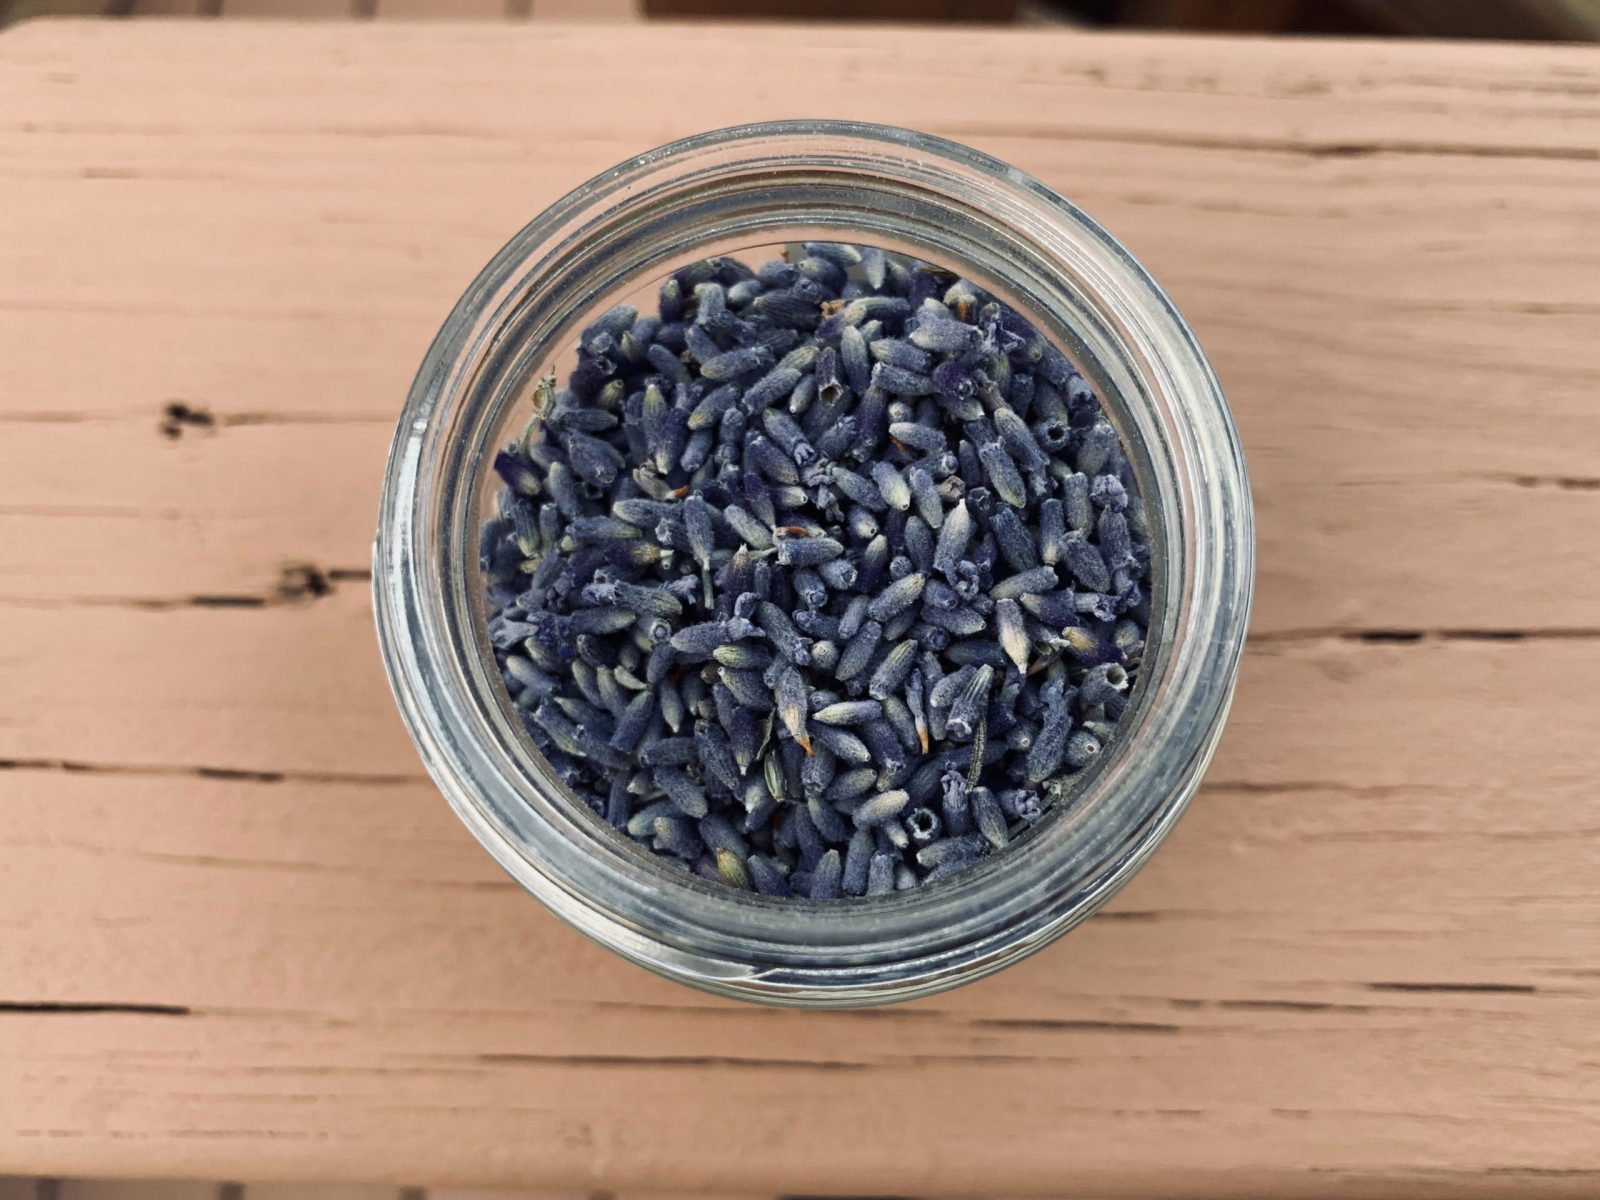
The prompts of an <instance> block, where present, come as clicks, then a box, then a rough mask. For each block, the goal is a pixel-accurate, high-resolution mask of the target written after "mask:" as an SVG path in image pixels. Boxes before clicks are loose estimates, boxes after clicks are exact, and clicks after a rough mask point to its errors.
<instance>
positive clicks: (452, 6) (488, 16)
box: [372, 0, 508, 21]
mask: <svg viewBox="0 0 1600 1200" xmlns="http://www.w3.org/2000/svg"><path fill="white" fill-rule="evenodd" d="M372 15H373V16H375V17H377V18H378V19H379V20H383V21H504V20H506V19H507V16H508V12H507V7H506V0H377V3H376V7H375V9H374V11H373V14H372Z"/></svg>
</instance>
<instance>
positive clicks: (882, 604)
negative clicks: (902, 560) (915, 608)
mask: <svg viewBox="0 0 1600 1200" xmlns="http://www.w3.org/2000/svg"><path fill="white" fill-rule="evenodd" d="M927 582H928V577H927V576H926V575H923V574H922V573H921V572H914V573H913V574H910V575H907V576H906V577H905V578H903V579H897V580H895V582H893V583H891V584H890V585H889V586H888V587H886V588H884V589H883V591H881V592H879V593H878V597H877V599H875V600H873V602H872V605H871V607H870V608H869V609H868V611H869V612H870V613H871V614H872V619H873V621H875V622H882V621H887V620H888V619H889V618H891V617H893V616H895V615H896V614H898V613H900V612H902V611H904V610H905V609H907V608H910V607H911V605H913V604H915V603H916V602H917V601H918V600H919V599H920V598H921V596H922V589H923V587H924V586H925V585H926V584H927Z"/></svg>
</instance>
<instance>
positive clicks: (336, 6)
mask: <svg viewBox="0 0 1600 1200" xmlns="http://www.w3.org/2000/svg"><path fill="white" fill-rule="evenodd" d="M220 6H221V13H220V15H221V16H224V17H248V18H251V19H256V18H268V19H271V20H284V21H317V20H345V19H348V18H349V17H352V16H354V15H356V11H355V8H354V7H353V0H220Z"/></svg>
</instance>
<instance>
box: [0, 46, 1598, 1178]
mask: <svg viewBox="0 0 1600 1200" xmlns="http://www.w3.org/2000/svg"><path fill="white" fill-rule="evenodd" d="M701 59H704V60H705V61H709V62H714V63H717V64H719V65H720V70H721V71H722V74H721V76H720V78H719V80H718V82H717V84H716V85H715V86H704V87H702V86H698V85H696V86H688V85H686V84H685V77H684V74H683V65H682V64H684V63H687V62H694V61H697V60H701ZM796 114H817V115H832V116H851V117H861V118H871V119H876V120H883V121H892V122H899V123H905V124H913V125H920V126H923V127H925V128H927V129H929V130H931V131H933V132H936V133H941V134H947V135H950V136H953V137H957V138H960V139H963V140H966V141H968V142H971V143H973V144H974V145H977V146H979V147H981V148H983V149H985V150H989V151H992V152H994V153H996V154H998V155H1001V156H1003V157H1005V158H1007V159H1010V160H1011V161H1013V162H1015V163H1017V164H1018V165H1019V166H1021V167H1023V168H1025V169H1027V170H1029V171H1032V172H1034V173H1035V174H1037V175H1039V176H1040V177H1042V178H1043V179H1045V180H1047V181H1049V182H1050V183H1052V184H1053V185H1055V186H1056V187H1058V188H1060V189H1061V190H1062V191H1063V192H1065V193H1066V194H1068V195H1069V196H1071V197H1073V198H1074V199H1076V200H1078V201H1079V202H1081V203H1082V204H1083V205H1084V206H1086V207H1087V208H1088V209H1089V210H1090V211H1091V212H1092V213H1094V214H1095V215H1097V216H1098V217H1100V218H1101V219H1102V220H1103V221H1104V222H1105V223H1106V224H1107V225H1108V226H1109V227H1110V228H1111V230H1112V231H1113V232H1114V233H1116V234H1117V235H1118V236H1119V237H1121V238H1122V239H1123V240H1124V241H1125V242H1126V243H1127V244H1128V245H1129V246H1130V247H1132V249H1133V250H1134V251H1135V252H1136V253H1137V254H1138V255H1140V256H1141V257H1142V258H1143V259H1144V260H1145V262H1146V263H1148V264H1149V266H1150V267H1151V268H1152V269H1153V270H1154V271H1155V272H1156V274H1157V275H1158V276H1159V277H1160V278H1161V279H1162V281H1163V282H1164V283H1165V284H1166V286H1167V287H1168V288H1169V289H1170V291H1171V292H1172V294H1173V296H1174V298H1175V299H1176V301H1177V303H1178V304H1179V305H1180V306H1181V307H1182V308H1183V310H1184V311H1185V312H1186V313H1187V314H1188V315H1189V316H1190V318H1191V319H1192V321H1193V323H1194V325H1195V327H1196V329H1197V330H1198V332H1199V335H1200V337H1201V339H1202V340H1203V342H1204V343H1205V344H1206V346H1207V347H1208V348H1209V350H1210V352H1211V354H1212V356H1213V358H1214V361H1215V363H1216V366H1217V369H1218V371H1219V373H1220V375H1221V377H1222V379H1223V381H1224V383H1225V385H1226V387H1227V388H1228V391H1229V393H1230V395H1231V396H1232V399H1233V402H1234V405H1235V408H1236V412H1237V415H1238V419H1239V424H1240V428H1241V430H1242V433H1243V437H1244V442H1245V445H1246V447H1247V450H1248V453H1249V459H1250V465H1251V469H1252V471H1253V474H1254V480H1255V486H1256V489H1257V498H1258V504H1259V515H1260V561H1261V570H1260V584H1259V596H1258V604H1257V616H1256V621H1255V626H1254V629H1253V632H1252V644H1251V646H1250V648H1249V653H1248V654H1247V657H1246V663H1245V668H1244V673H1243V677H1242V680H1241V684H1240V689H1239V696H1238V702H1237V705H1236V707H1235V712H1234V716H1233V720H1232V724H1231V726H1230V728H1229V731H1228V734H1227V737H1226V739H1225V741H1224V744H1223V747H1222V750H1221V752H1220V754H1219V755H1218V758H1217V761H1216V764H1215V766H1214V768H1213V770H1212V773H1211V777H1210V781H1209V782H1208V784H1207V786H1206V788H1205V789H1204V791H1203V793H1202V795H1201V796H1200V798H1199V799H1198V801H1197V802H1196V804H1195V805H1194V807H1193V809H1192V811H1191V812H1190V814H1189V815H1188V816H1187V817H1186V818H1185V819H1184V821H1183V822H1182V824H1181V825H1180V827H1179V828H1178V830H1177V831H1176V833H1175V834H1174V836H1173V837H1172V839H1171V841H1170V842H1169V843H1168V845H1167V846H1166V847H1164V848H1163V850H1162V851H1161V852H1160V853H1159V854H1158V855H1157V856H1156V858H1155V860H1154V861H1153V862H1152V864H1151V865H1150V866H1149V867H1148V868H1147V869H1146V870H1145V872H1144V873H1143V874H1142V875H1140V876H1139V878H1138V879H1137V880H1135V881H1134V883H1133V884H1132V886H1130V887H1129V888H1128V889H1127V890H1126V892H1124V893H1123V895H1122V896H1121V897H1120V898H1119V899H1118V900H1117V901H1116V902H1115V904H1114V905H1113V906H1112V907H1111V909H1110V910H1109V911H1108V912H1106V913H1105V914H1104V915H1102V916H1100V917H1097V918H1096V919H1095V920H1093V921H1092V922H1090V923H1089V924H1088V925H1087V926H1085V927H1084V928H1082V929H1081V930H1079V931H1078V932H1076V933H1074V934H1073V935H1071V936H1070V937H1069V938H1068V939H1067V940H1066V941H1064V942H1062V943H1060V944H1058V945H1057V946H1055V947H1053V948H1051V949H1050V950H1048V951H1046V952H1045V953H1043V954H1040V955H1038V956H1037V957H1035V958H1034V959H1032V960H1030V961H1029V962H1027V963H1025V964H1024V965H1022V966H1020V967H1017V968H1015V969H1013V970H1011V971H1008V972H1006V973H1004V974H1003V975H1001V976H1000V977H997V978H995V979H993V980H990V981H987V982H985V983H982V984H979V985H977V986H974V987H971V988H968V989H965V990H962V991H958V992H954V993H951V994H949V995H945V996H942V997H938V998H935V999H932V1000H929V1001H925V1002H922V1003H917V1004H912V1005H909V1006H905V1007H901V1008H891V1009H888V1010H884V1011H878V1012H871V1013H865V1014H857V1015H850V1014H802V1013H790V1012H778V1011H764V1010H759V1009H755V1008H745V1007H739V1006H737V1005H734V1004H731V1003H725V1002H721V1001H717V1000H713V999H708V998H705V997H702V996H699V995H696V994H694V993H691V992H689V991H685V990H680V989H678V988H676V987H674V986H672V985H669V984H667V983H664V982H660V981H658V980H656V979H654V978H652V977H650V976H648V975H646V974H644V973H642V972H640V971H638V970H636V969H634V968H631V967H628V966H625V965H624V964H622V963H621V962H618V961H615V960H613V959H612V958H610V957H608V956H607V955H605V954H604V953H602V952H601V951H599V950H597V949H595V948H593V947H592V946H590V945H588V944H587V943H585V942H583V941H582V940H581V939H579V938H578V937H577V936H576V935H574V934H572V933H570V932H568V931H567V930H566V929H565V928H563V927H562V926H560V925H559V924H558V923H557V922H556V921H555V920H554V919H553V918H551V917H549V916H547V915H546V914H545V913H544V912H543V911H542V910H541V909H540V908H539V907H538V906H537V905H535V904H534V903H533V902H532V901H530V900H527V899H525V898H524V897H523V896H522V895H521V894H520V893H519V892H518V891H517V890H516V889H515V888H514V887H513V886H512V885H511V884H509V883H508V882H507V881H506V880H505V879H504V878H503V877H502V876H501V875H500V873H499V872H498V871H497V870H496V868H495V867H494V866H493V865H492V864H491V863H490V861H489V859H488V857H487V856H486V855H485V854H483V853H482V852H481V851H480V850H479V849H478V848H477V847H476V845H474V844H473V843H472V841H471V840H470V839H469V837H468V836H467V835H466V833H465V832H464V831H463V830H462V829H461V828H459V827H458V825H457V824H456V822H455V820H454V819H453V818H452V816H451V815H450V814H449V812H448V811H447V810H446V808H445V806H444V804H443V802H442V801H441V800H440V799H439V798H438V797H437V795H436V794H435V792H434V790H433V788H432V787H431V786H430V785H429V783H428V782H427V780H426V779H425V778H424V777H423V775H422V773H421V770H420V768H419V766H418V763H417V759H416V757H415V755H414V754H413V752H412V750H411V747H410V744H409V743H408V741H407V739H406V737H405V734H404V731H403V730H402V728H401V726H400V723H399V721H398V719H397V717H396V716H395V713H394V711H393V708H392V706H391V704H390V701H389V697H388V695H387V692H386V689H385V686H384V683H383V680H382V677H381V674H380V671H379V667H378V661H377V655H376V651H375V649H374V640H373V635H372V629H371V620H370V616H369V606H368V600H367V587H368V581H367V554H368V546H369V541H370V537H371V532H372V525H373V514H374V508H375V500H376V495H377V490H378V480H379V471H380V467H381V464H382V459H383V455H384V451H385V448H386V446H387V443H388V440H389V435H390V432H391V427H392V424H393V421H394V418H395V414H396V411H397V408H398V406H399V403H400V400H401V397H402V396H403V395H404V393H405V390H406V387H407V385H408V383H409V381H410V377H411V374H412V371H413V370H414V368H415V366H416V363H417V362H418V360H419V358H420V356H421V354H422V352H423V350H424V348H425V346H426V345H427V343H428V341H429V339H430V338H431V336H432V334H433V332H434V330H435V328H436V327H437V325H438V323H439V321H440V319H441V318H442V317H443V315H444V313H445V312H446V310H447V309H448V308H449V306H450V304H451V303H452V302H453V301H454V299H455V297H456V296H457V294H458V293H459V291H460V290H461V288H462V287H463V286H464V285H465V283H466V282H467V280H468V279H469V278H470V277H471V276H472V274H473V273H474V272H475V271H476V270H477V268H478V267H479V266H480V265H481V264H482V263H483V262H484V261H485V260H486V259H487V258H488V257H489V255H490V254H491V253H493V251H494V250H495V249H496V248H497V247H498V246H499V245H500V244H501V243H502V242H503V241H504V240H505V239H506V238H507V237H508V236H509V235H510V234H511V233H512V232H513V231H514V230H515V229H516V228H517V227H518V226H519V225H520V224H521V223H522V222H523V221H524V220H526V219H527V218H529V217H530V216H531V215H532V214H534V213H535V212H537V211H538V210H539V209H540V208H541V207H542V206H543V205H545V204H546V203H547V202H549V201H550V200H552V199H553V198H555V197H556V196H557V195H559V194H560V193H561V192H563V191H565V190H566V189H567V188H569V187H571V186H572V185H574V184H575V183H577V182H579V181H581V180H583V179H584V178H586V177H588V176H589V175H591V174H592V173H594V172H596V171H598V170H600V169H601V168H603V167H605V166H607V165H609V164H610V163H612V162H614V161H616V160H617V159H619V158H622V157H623V156H625V155H629V154H632V153H634V152H636V151H639V150H641V149H644V148H646V147H648V146H651V145H654V144H656V143H659V142H661V141H664V140H666V139H668V138H672V137H675V136H678V135H680V134H685V133H688V132H691V131H694V130H700V129H704V128H708V127H712V126H716V125H721V124H727V123H731V122H735V121H743V120H751V119H756V118H763V117H776V116H787V115H796ZM1597 327H1600V52H1597V51H1595V50H1590V49H1556V48H1524V49H1513V48H1506V47H1498V46H1492V45H1474V46H1470V47H1469V46H1449V45H1403V44H1385V45H1378V44H1323V45H1317V44H1309V43H1301V42H1295V43H1269V42H1264V41H1231V40H1200V39H1184V38H1156V37H1131V38H1130V37H1089V36H1069V35H1046V34H1041V33H1039V32H1036V31H1030V32H1029V33H1027V34H1007V33H1002V32H993V33H989V32H974V31H971V30H964V31H961V32H959V33H940V32H934V31H911V30H906V29H897V30H892V31H890V30H881V31H863V30H860V29H856V30H851V31H848V32H841V31H836V30H831V29H826V28H817V29H811V30H804V31H796V30H794V29H788V28H783V29H779V28H772V29H761V30H756V29H749V30H743V29H735V28H715V27H712V28H703V27H702V28H681V29H680V28H666V29H662V28H655V29H645V28H640V27H635V28H623V27H610V28H606V29H598V28H596V29H593V30H590V29H584V28H579V27H569V26H558V27H543V28H541V27H537V26H530V27H523V28H508V27H504V26H499V27H494V28H476V29H475V28H470V27H451V28H446V27H438V26H428V27H422V26H416V27H406V26H403V25H395V26H388V25H380V26H360V27H358V26H329V25H322V26H316V27H311V26H298V27H297V26H293V25H282V24H279V25H252V24H249V23H231V22H229V23H222V24H205V25H200V24H193V25H191V24H184V23H162V24H159V25H149V24H139V23H131V24H130V23H104V24H95V25H87V24H85V25H72V24H33V25H25V26H23V27H21V28H18V29H14V30H12V31H10V32H8V33H6V34H4V35H3V36H0V348H3V353H0V431H3V432H0V760H3V761H0V767H3V768H4V769H3V770H0V1067H3V1070H0V1078H3V1080H4V1082H3V1084H0V1172H6V1171H10V1172H14V1173H58V1174H136V1175H151V1176H171V1175H174V1174H183V1175H189V1176H195V1177H201V1178H206V1177H209V1178H213V1179H215V1178H241V1177H243V1178H250V1179H254V1178H269V1179H270V1178H277V1179H347V1180H352V1181H367V1182H375V1181H380V1180H381V1181H393V1182H395V1183H404V1184H414V1185H423V1184H456V1185H469V1184H472V1185H484V1184H518V1185H523V1186H530V1187H533V1186H537V1187H543V1188H549V1189H554V1190H556V1191H558V1192H560V1194H564V1195H565V1194H572V1195H588V1194H590V1193H591V1192H593V1193H595V1194H600V1193H603V1192H607V1191H610V1192H616V1193H618V1194H624V1195H625V1194H627V1193H628V1192H630V1191H639V1190H649V1191H657V1192H661V1191H672V1190H675V1189H676V1190H686V1191H692V1192H695V1193H698V1194H707V1193H713V1192H717V1191H723V1192H738V1193H744V1194H759V1193H762V1192H767V1193H780V1192H785V1193H820V1192H834V1193H858V1194H859V1193H883V1194H889V1193H892V1194H898V1195H919V1196H954V1195H978V1194H983V1195H1004V1196H1021V1195H1047V1194H1061V1193H1068V1192H1070V1193H1073V1194H1079V1195H1081V1194H1086V1193H1093V1194H1095V1195H1104V1196H1127V1195H1157V1194H1159V1195H1164V1196H1191V1195H1192V1196H1200V1195H1222V1194H1226V1195H1235V1196H1242V1195H1251V1196H1256V1195H1281V1196H1335V1195H1338V1196H1384V1197H1389V1196H1397V1195H1412V1194H1415V1195H1478V1196H1501V1195H1507V1194H1512V1193H1516V1194H1523V1195H1549V1196H1592V1195H1594V1194H1596V1192H1597V1191H1600V793H1597V790H1596V782H1595V781H1596V777H1597V775H1600V751H1597V749H1596V746H1597V737H1596V735H1597V732H1600V697H1597V690H1596V677H1597V674H1600V598H1597V589H1600V539H1597V538H1596V537H1595V536H1594V530H1595V528H1596V520H1597V517H1600V338H1597V337H1596V331H1597Z"/></svg>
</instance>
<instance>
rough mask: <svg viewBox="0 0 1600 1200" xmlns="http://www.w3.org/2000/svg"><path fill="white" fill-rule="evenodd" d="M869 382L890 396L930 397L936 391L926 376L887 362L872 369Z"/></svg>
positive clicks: (932, 382)
mask: <svg viewBox="0 0 1600 1200" xmlns="http://www.w3.org/2000/svg"><path fill="white" fill-rule="evenodd" d="M871 381H872V384H873V385H874V386H875V387H878V388H881V389H882V390H883V391H884V392H887V393H888V394H889V395H891V396H931V395H932V394H933V393H934V392H935V390H936V386H935V384H934V381H933V380H932V379H930V378H929V377H928V376H927V375H923V374H921V373H920V372H917V371H908V370H907V369H906V368H904V367H897V366H895V365H894V364H893V363H887V362H880V363H878V364H877V365H875V366H874V367H873V368H872V376H871Z"/></svg>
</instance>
